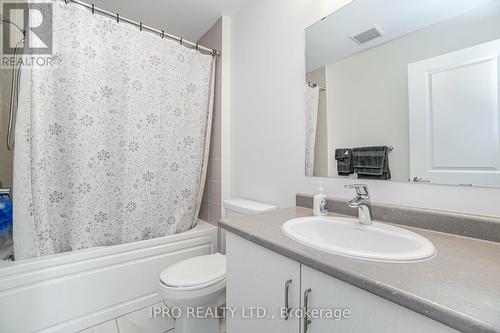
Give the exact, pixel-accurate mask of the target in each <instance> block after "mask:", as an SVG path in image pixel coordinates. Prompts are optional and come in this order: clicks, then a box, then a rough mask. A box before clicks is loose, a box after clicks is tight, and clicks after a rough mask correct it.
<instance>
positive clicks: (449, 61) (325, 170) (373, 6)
mask: <svg viewBox="0 0 500 333" xmlns="http://www.w3.org/2000/svg"><path fill="white" fill-rule="evenodd" d="M499 56H500V1H495V0H493V1H485V0H440V1H435V0H420V1H401V0H355V1H354V2H352V3H351V4H349V5H347V6H346V7H344V8H342V9H340V10H338V11H337V12H335V13H333V14H331V15H330V16H328V17H325V18H324V19H322V20H321V21H320V22H317V23H315V24H314V25H312V26H310V27H308V28H307V29H306V78H305V91H306V106H305V107H306V154H305V158H306V161H305V166H306V176H319V177H343V178H360V179H380V180H385V181H396V182H408V181H410V182H424V183H438V184H452V185H467V186H495V187H497V186H500V138H499V133H500V111H499V98H498V96H499V93H500V90H499V87H500V84H499V73H500V66H499V65H500V60H499V59H500V57H499Z"/></svg>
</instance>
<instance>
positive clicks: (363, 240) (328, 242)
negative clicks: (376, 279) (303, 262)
mask: <svg viewBox="0 0 500 333" xmlns="http://www.w3.org/2000/svg"><path fill="white" fill-rule="evenodd" d="M281 229H282V231H283V232H284V233H285V235H287V236H288V237H290V238H292V239H293V240H295V241H297V242H300V243H302V244H304V245H307V246H310V247H313V248H316V249H318V250H322V251H326V252H331V253H335V254H338V255H343V256H348V257H352V258H357V259H365V260H373V261H385V262H413V261H419V260H425V259H429V258H431V257H432V256H434V254H435V253H436V248H435V247H434V245H433V244H432V243H431V242H430V241H429V240H428V239H426V238H425V237H422V236H420V235H418V234H416V233H414V232H411V231H409V230H406V229H403V228H398V227H394V226H392V225H387V224H383V223H377V222H373V223H372V224H370V225H363V224H360V223H358V221H357V220H355V219H351V218H342V217H301V218H297V219H292V220H289V221H287V222H285V223H284V224H283V226H282V227H281Z"/></svg>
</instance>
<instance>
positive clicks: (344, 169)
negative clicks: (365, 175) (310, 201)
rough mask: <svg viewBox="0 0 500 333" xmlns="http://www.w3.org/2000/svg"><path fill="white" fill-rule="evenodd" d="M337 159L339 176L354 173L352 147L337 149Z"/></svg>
mask: <svg viewBox="0 0 500 333" xmlns="http://www.w3.org/2000/svg"><path fill="white" fill-rule="evenodd" d="M335 159H336V160H337V172H338V174H339V176H349V175H350V174H352V173H354V167H353V165H352V149H349V148H340V149H335Z"/></svg>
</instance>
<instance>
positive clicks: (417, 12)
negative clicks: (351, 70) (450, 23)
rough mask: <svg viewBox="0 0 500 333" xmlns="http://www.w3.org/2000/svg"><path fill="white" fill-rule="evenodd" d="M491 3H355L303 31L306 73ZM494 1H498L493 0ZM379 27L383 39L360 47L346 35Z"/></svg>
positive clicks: (364, 0) (445, 0) (428, 0)
mask: <svg viewBox="0 0 500 333" xmlns="http://www.w3.org/2000/svg"><path fill="white" fill-rule="evenodd" d="M490 1H492V0H418V1H415V0H355V1H354V2H352V3H351V4H349V5H347V6H346V7H344V8H342V9H340V10H338V11H337V12H335V13H333V14H331V15H330V16H328V17H326V18H324V19H323V20H322V21H320V22H318V23H316V24H314V25H312V26H310V27H309V28H307V29H306V70H307V72H310V71H312V70H315V69H318V68H320V67H322V66H324V65H327V64H330V63H333V62H335V61H338V60H340V59H343V58H346V57H348V56H350V55H353V54H355V53H359V52H361V51H363V50H365V49H368V48H372V47H374V46H376V45H379V44H382V43H386V42H388V41H390V40H392V39H395V38H398V37H401V36H403V35H406V34H408V33H411V32H414V31H416V30H420V29H423V28H425V27H428V26H430V25H432V24H435V23H438V22H441V21H444V20H447V19H449V18H451V17H454V16H457V15H460V14H462V13H465V12H467V11H470V10H472V9H475V8H477V7H479V6H481V5H484V4H486V3H488V2H490ZM493 1H498V0H493ZM374 25H377V26H378V27H380V29H381V30H382V31H383V32H384V36H382V37H380V38H377V39H375V40H373V41H370V42H368V43H366V44H363V45H358V44H356V43H355V42H353V41H352V40H351V39H350V38H349V37H348V36H353V35H357V34H359V33H361V32H363V31H366V30H368V29H370V28H373V27H374Z"/></svg>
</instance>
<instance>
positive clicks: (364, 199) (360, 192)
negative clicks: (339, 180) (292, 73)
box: [345, 184, 372, 225]
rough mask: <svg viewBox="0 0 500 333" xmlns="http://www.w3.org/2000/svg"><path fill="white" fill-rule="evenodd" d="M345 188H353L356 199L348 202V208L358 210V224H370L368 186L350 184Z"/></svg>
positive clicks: (370, 212) (370, 213)
mask: <svg viewBox="0 0 500 333" xmlns="http://www.w3.org/2000/svg"><path fill="white" fill-rule="evenodd" d="M345 188H353V189H355V190H356V197H354V199H352V200H351V201H349V207H352V208H357V209H358V213H359V223H361V224H365V225H369V224H372V206H371V204H370V194H369V193H368V186H366V185H365V184H352V185H346V186H345Z"/></svg>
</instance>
